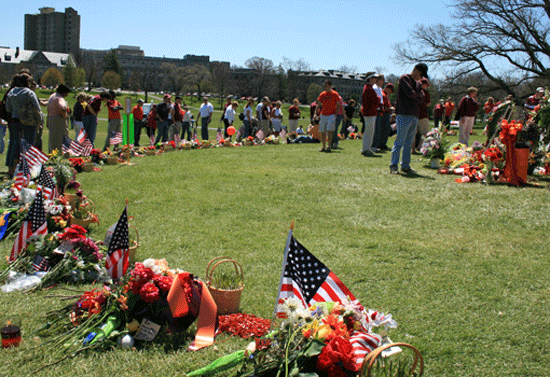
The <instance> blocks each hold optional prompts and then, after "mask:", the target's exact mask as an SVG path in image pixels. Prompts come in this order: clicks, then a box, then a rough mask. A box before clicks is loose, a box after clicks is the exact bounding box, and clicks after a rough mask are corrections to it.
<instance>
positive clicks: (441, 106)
mask: <svg viewBox="0 0 550 377" xmlns="http://www.w3.org/2000/svg"><path fill="white" fill-rule="evenodd" d="M444 112H445V101H443V100H442V99H440V100H439V103H437V104H436V105H435V106H434V127H435V128H438V127H439V123H440V122H442V121H443V113H444Z"/></svg>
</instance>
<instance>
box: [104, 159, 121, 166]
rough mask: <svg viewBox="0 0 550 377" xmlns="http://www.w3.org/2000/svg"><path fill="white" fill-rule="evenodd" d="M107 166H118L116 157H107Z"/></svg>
mask: <svg viewBox="0 0 550 377" xmlns="http://www.w3.org/2000/svg"><path fill="white" fill-rule="evenodd" d="M106 161H107V165H118V157H107V160H106Z"/></svg>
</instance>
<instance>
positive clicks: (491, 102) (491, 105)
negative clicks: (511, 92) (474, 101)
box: [483, 97, 496, 123]
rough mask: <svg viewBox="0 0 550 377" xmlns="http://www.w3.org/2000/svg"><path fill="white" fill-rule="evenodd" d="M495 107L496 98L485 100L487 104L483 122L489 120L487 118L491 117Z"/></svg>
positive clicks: (484, 107)
mask: <svg viewBox="0 0 550 377" xmlns="http://www.w3.org/2000/svg"><path fill="white" fill-rule="evenodd" d="M495 107H496V105H495V99H494V98H493V97H489V98H487V102H485V105H483V111H484V112H485V115H484V116H483V123H485V122H486V121H487V118H489V114H491V113H492V112H493V109H494V108H495Z"/></svg>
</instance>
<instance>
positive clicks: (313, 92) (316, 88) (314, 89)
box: [307, 84, 323, 103]
mask: <svg viewBox="0 0 550 377" xmlns="http://www.w3.org/2000/svg"><path fill="white" fill-rule="evenodd" d="M322 91H323V87H322V86H321V85H318V84H311V85H310V86H308V88H307V102H308V103H312V102H313V101H317V98H318V97H319V94H321V92H322Z"/></svg>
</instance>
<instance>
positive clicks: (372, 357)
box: [358, 343, 424, 377]
mask: <svg viewBox="0 0 550 377" xmlns="http://www.w3.org/2000/svg"><path fill="white" fill-rule="evenodd" d="M397 346H398V347H406V348H410V349H411V350H412V351H413V352H414V361H413V365H412V368H411V376H412V374H413V372H414V371H415V370H416V366H417V365H419V367H420V371H419V374H418V375H419V376H421V375H422V373H424V359H423V358H422V354H421V353H420V351H419V350H417V349H416V348H414V347H413V346H411V345H410V344H407V343H390V344H385V345H383V346H380V347H378V348H376V349H374V350H373V351H372V352H370V353H369V354H368V355H367V357H365V360H363V365H362V366H361V370H360V372H359V374H358V376H362V375H363V373H364V371H365V369H366V371H367V374H366V377H370V375H371V371H372V367H373V366H374V363H375V362H376V359H378V356H380V354H381V353H382V351H384V350H387V349H388V348H392V347H397Z"/></svg>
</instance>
